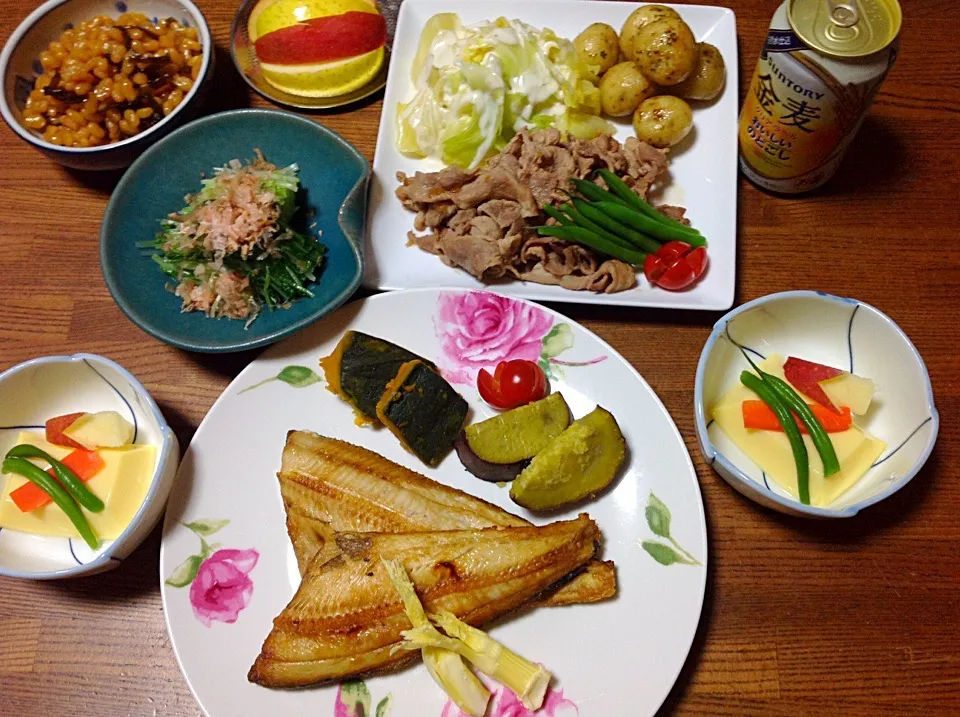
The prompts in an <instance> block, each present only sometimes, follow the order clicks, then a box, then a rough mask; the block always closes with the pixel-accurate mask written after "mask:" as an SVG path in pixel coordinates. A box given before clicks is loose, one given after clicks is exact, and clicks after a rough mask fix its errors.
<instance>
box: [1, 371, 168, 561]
mask: <svg viewBox="0 0 960 717" xmlns="http://www.w3.org/2000/svg"><path fill="white" fill-rule="evenodd" d="M78 411H90V412H94V411H116V412H118V413H119V414H120V415H121V416H123V417H124V418H126V419H127V420H128V421H130V423H132V424H133V426H134V440H133V442H134V444H138V445H141V444H142V445H154V446H156V447H157V455H156V462H155V465H154V469H153V475H152V477H151V480H150V487H149V488H148V490H147V495H146V497H145V498H144V499H143V502H142V503H141V505H140V508H139V510H138V511H137V513H136V514H135V515H134V517H133V519H132V520H131V521H130V523H129V525H127V527H126V528H125V529H124V531H123V532H122V533H121V534H120V536H119V537H118V538H117V539H116V540H105V541H102V542H101V543H100V546H99V547H98V548H97V550H91V549H90V548H89V547H88V546H87V544H86V543H85V542H84V541H83V539H81V538H61V537H49V536H41V535H32V534H29V533H22V532H19V531H15V530H10V529H0V575H6V576H9V577H15V578H27V579H33V580H53V579H57V578H70V577H77V576H80V575H94V574H96V573H101V572H104V571H106V570H111V569H112V568H115V567H116V566H117V565H119V564H120V563H121V562H122V561H123V560H124V559H125V558H127V557H128V556H129V555H130V554H131V553H132V552H133V551H134V550H135V549H136V547H137V546H138V545H140V543H142V542H143V540H144V539H145V538H146V537H147V535H149V534H150V531H152V530H153V528H154V527H155V526H156V525H157V523H158V522H159V520H160V517H161V516H162V515H163V510H164V507H165V505H166V502H167V497H168V496H169V494H170V489H171V488H172V487H173V479H174V476H175V475H176V472H177V466H178V465H179V462H180V446H179V444H178V442H177V437H176V436H175V435H174V433H173V431H172V430H171V429H170V426H168V425H167V422H166V420H165V419H164V417H163V414H162V413H161V412H160V409H159V408H158V407H157V404H156V402H155V401H154V400H153V398H152V397H151V396H150V394H149V393H148V392H147V390H146V389H145V388H144V387H143V385H142V384H141V383H140V382H139V381H138V380H137V379H136V378H135V377H134V376H133V374H131V373H130V372H129V371H127V370H126V369H125V368H123V367H122V366H120V365H119V364H118V363H116V362H114V361H111V360H110V359H107V358H104V357H102V356H97V355H95V354H75V355H73V356H45V357H42V358H36V359H31V360H30V361H25V362H23V363H21V364H17V365H16V366H14V367H12V368H10V369H8V370H6V371H4V372H3V373H0V456H2V455H5V454H6V452H7V451H8V450H9V449H10V448H12V447H13V446H14V445H15V444H16V441H17V436H18V435H19V433H20V432H21V431H31V432H36V433H40V434H42V433H43V430H44V423H45V422H46V420H47V419H48V418H52V417H54V416H60V415H63V414H67V413H75V412H78ZM4 480H5V477H3V476H2V474H0V491H2V489H3V481H4Z"/></svg>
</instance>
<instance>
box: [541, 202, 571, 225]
mask: <svg viewBox="0 0 960 717" xmlns="http://www.w3.org/2000/svg"><path fill="white" fill-rule="evenodd" d="M543 211H545V212H546V213H547V215H548V216H551V217H553V218H554V219H556V220H557V221H558V222H560V226H567V225H569V224H573V220H572V219H571V218H570V217H568V216H567V215H566V214H564V213H563V212H561V211H560V210H559V209H557V208H556V207H555V206H553V205H552V204H544V205H543Z"/></svg>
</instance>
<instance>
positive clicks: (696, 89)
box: [670, 42, 727, 100]
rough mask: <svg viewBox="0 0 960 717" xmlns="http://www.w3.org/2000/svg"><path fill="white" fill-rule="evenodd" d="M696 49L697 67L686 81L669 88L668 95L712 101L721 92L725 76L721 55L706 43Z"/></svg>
mask: <svg viewBox="0 0 960 717" xmlns="http://www.w3.org/2000/svg"><path fill="white" fill-rule="evenodd" d="M698 48H699V50H700V54H699V56H698V59H697V66H696V67H695V68H694V70H693V72H691V73H690V76H689V77H688V78H687V79H685V80H684V81H683V82H681V83H680V84H678V85H674V86H673V87H671V88H670V94H673V95H676V96H677V97H685V98H687V99H688V100H712V99H713V98H714V97H716V96H717V95H719V94H720V93H721V92H722V91H723V84H724V80H725V78H726V74H727V69H726V65H725V64H724V61H723V55H721V54H720V50H718V49H717V48H716V47H714V46H713V45H711V44H709V43H707V42H701V43H699V44H698Z"/></svg>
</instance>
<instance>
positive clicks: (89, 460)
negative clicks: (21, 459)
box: [10, 448, 104, 513]
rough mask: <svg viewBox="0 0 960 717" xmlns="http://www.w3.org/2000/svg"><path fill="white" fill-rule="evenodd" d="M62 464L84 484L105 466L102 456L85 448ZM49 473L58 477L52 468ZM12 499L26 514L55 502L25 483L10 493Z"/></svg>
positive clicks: (73, 453) (78, 450) (79, 449)
mask: <svg viewBox="0 0 960 717" xmlns="http://www.w3.org/2000/svg"><path fill="white" fill-rule="evenodd" d="M60 462H61V463H63V465H65V466H66V467H67V468H69V469H70V470H72V471H73V472H74V473H76V474H77V478H79V479H80V480H82V481H84V482H86V481H88V480H90V479H91V478H93V477H94V476H95V475H96V474H97V473H99V472H100V469H101V468H103V465H104V463H103V458H101V457H100V454H98V453H97V452H96V451H88V450H87V449H85V448H78V449H77V450H75V451H73V452H72V453H70V454H68V455H67V457H66V458H64V459H63V460H62V461H60ZM47 473H49V474H50V475H52V476H54V477H56V475H55V474H54V472H53V469H52V468H51V469H50V470H48V471H47ZM10 499H11V500H12V501H13V502H14V503H16V505H17V507H18V508H19V509H20V510H21V511H23V512H24V513H29V512H30V511H32V510H36V509H37V508H42V507H43V506H45V505H47V504H48V503H50V502H51V501H52V500H53V499H52V498H51V497H50V496H49V495H48V494H47V493H45V492H44V490H43V489H42V488H40V486H38V485H37V484H36V483H24V484H23V485H22V486H20V487H19V488H17V489H16V490H15V491H12V492H11V493H10Z"/></svg>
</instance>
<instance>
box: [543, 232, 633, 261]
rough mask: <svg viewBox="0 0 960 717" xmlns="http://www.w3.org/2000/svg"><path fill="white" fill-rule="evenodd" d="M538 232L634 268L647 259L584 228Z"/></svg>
mask: <svg viewBox="0 0 960 717" xmlns="http://www.w3.org/2000/svg"><path fill="white" fill-rule="evenodd" d="M537 231H538V232H539V233H540V234H541V236H548V237H557V238H558V239H565V240H566V241H571V242H575V243H577V244H582V245H583V246H586V247H589V248H590V249H594V250H596V251H599V252H600V253H602V254H606V255H608V256H612V257H613V258H614V259H620V260H621V261H625V262H627V263H628V264H632V265H633V266H642V265H643V261H644V259H646V258H647V255H646V254H643V253H641V252H638V251H633V250H632V249H625V248H624V247H622V246H620V245H619V244H614V243H613V242H610V241H607V240H606V239H604V238H603V237H601V236H599V235H598V234H595V233H594V232H592V231H590V230H589V229H584V228H583V227H578V226H569V227H540V228H538V229H537Z"/></svg>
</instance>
